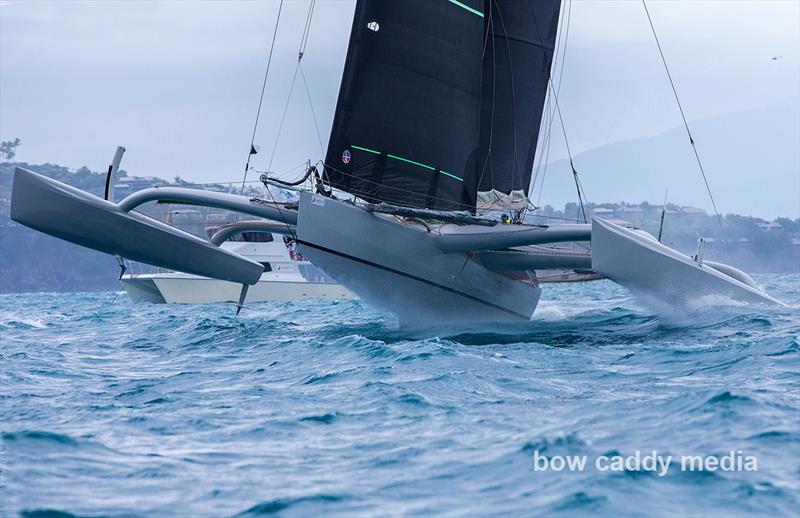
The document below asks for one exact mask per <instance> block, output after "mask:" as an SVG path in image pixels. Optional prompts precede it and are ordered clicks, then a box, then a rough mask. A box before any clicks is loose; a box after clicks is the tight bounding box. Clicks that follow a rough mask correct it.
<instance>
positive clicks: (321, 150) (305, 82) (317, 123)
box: [300, 65, 325, 156]
mask: <svg viewBox="0 0 800 518" xmlns="http://www.w3.org/2000/svg"><path fill="white" fill-rule="evenodd" d="M300 77H301V78H302V79H303V85H304V86H305V87H306V96H307V97H308V106H309V107H310V108H311V116H312V117H313V118H314V128H315V129H316V130H317V141H318V142H319V151H320V153H321V154H322V155H323V156H324V155H325V146H323V145H322V133H321V132H320V131H319V122H317V113H316V111H314V103H312V102H311V90H309V89H308V81H306V73H305V72H304V71H303V65H300Z"/></svg>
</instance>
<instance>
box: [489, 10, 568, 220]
mask: <svg viewBox="0 0 800 518" xmlns="http://www.w3.org/2000/svg"><path fill="white" fill-rule="evenodd" d="M560 2H561V0H524V1H522V0H520V1H517V0H505V1H504V0H494V1H492V0H488V1H487V2H486V4H487V5H486V12H487V16H486V34H487V38H486V52H485V53H484V56H483V85H482V90H481V136H480V143H479V146H478V149H479V154H478V171H477V175H478V197H477V204H478V207H480V208H515V209H521V208H524V207H525V206H526V205H527V201H528V188H529V186H530V183H531V173H532V171H533V160H534V155H535V154H536V142H537V140H538V138H539V126H540V121H541V118H542V112H543V110H544V103H545V99H546V97H547V86H548V82H549V80H550V66H551V64H552V60H553V53H554V51H555V43H556V33H557V30H558V17H559V7H560Z"/></svg>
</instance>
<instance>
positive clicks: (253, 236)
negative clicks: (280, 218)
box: [231, 232, 274, 243]
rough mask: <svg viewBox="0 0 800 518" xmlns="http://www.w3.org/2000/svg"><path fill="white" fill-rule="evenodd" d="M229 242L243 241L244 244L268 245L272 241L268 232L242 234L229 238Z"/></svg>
mask: <svg viewBox="0 0 800 518" xmlns="http://www.w3.org/2000/svg"><path fill="white" fill-rule="evenodd" d="M231 241H244V242H246V243H270V242H272V241H274V238H273V237H272V234H270V233H269V232H242V233H241V234H237V235H235V236H233V237H232V238H231Z"/></svg>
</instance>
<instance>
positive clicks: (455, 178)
mask: <svg viewBox="0 0 800 518" xmlns="http://www.w3.org/2000/svg"><path fill="white" fill-rule="evenodd" d="M350 147H351V148H353V149H358V150H360V151H366V152H367V153H374V154H376V155H380V154H381V152H380V151H375V150H374V149H370V148H368V147H362V146H356V145H354V144H350ZM386 156H388V157H389V158H394V159H395V160H400V161H401V162H406V163H408V164H413V165H415V166H418V167H422V168H424V169H427V170H429V171H436V168H435V167H433V166H430V165H428V164H423V163H421V162H415V161H414V160H409V159H408V158H403V157H401V156H397V155H389V154H387V155H386ZM439 172H440V173H441V174H443V175H445V176H449V177H450V178H452V179H454V180H458V181H459V182H463V181H464V179H463V178H461V177H459V176H456V175H454V174H453V173H448V172H447V171H442V170H441V169H440V170H439Z"/></svg>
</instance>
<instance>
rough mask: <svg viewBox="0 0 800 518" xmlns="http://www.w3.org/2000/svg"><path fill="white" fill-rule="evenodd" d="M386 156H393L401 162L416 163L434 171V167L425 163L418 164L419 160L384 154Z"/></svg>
mask: <svg viewBox="0 0 800 518" xmlns="http://www.w3.org/2000/svg"><path fill="white" fill-rule="evenodd" d="M386 156H388V157H389V158H394V159H395V160H400V161H402V162H408V163H409V164H414V165H418V166H420V167H424V168H425V169H430V170H431V171H436V168H435V167H431V166H429V165H426V164H420V163H419V162H414V161H413V160H409V159H407V158H403V157H401V156H397V155H386Z"/></svg>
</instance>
